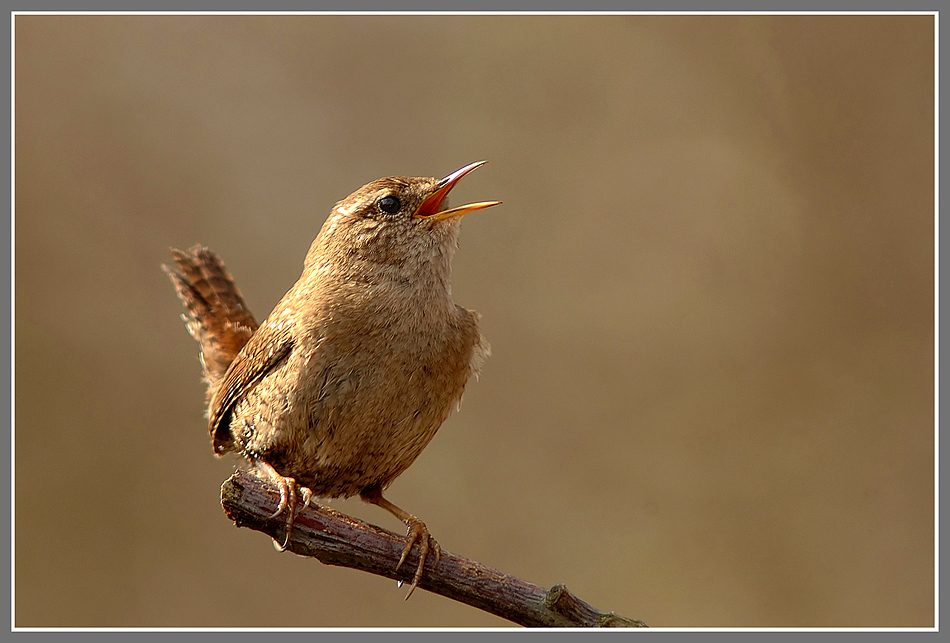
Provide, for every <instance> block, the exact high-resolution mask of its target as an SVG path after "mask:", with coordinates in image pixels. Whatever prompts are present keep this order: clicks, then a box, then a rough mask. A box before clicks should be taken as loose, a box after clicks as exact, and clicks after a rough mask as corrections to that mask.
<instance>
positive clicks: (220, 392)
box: [208, 322, 294, 455]
mask: <svg viewBox="0 0 950 643" xmlns="http://www.w3.org/2000/svg"><path fill="white" fill-rule="evenodd" d="M293 348H294V340H293V337H292V336H291V334H290V329H289V328H287V327H286V326H283V327H282V326H281V325H273V324H268V323H267V322H265V323H264V325H263V326H261V327H260V328H259V329H257V332H256V333H254V334H253V335H252V336H251V339H250V341H248V343H247V345H246V346H245V347H244V349H243V350H241V352H240V353H238V356H237V357H236V358H235V359H234V362H232V363H231V367H230V368H228V371H227V373H225V375H224V379H223V380H222V381H221V384H220V385H219V386H218V388H217V390H216V391H215V393H214V397H212V398H211V405H210V407H209V410H208V430H209V431H210V433H211V437H212V442H213V444H214V451H215V453H217V454H219V455H221V454H223V453H226V452H227V451H229V450H230V447H231V444H232V442H233V439H232V437H231V432H230V425H231V411H232V409H233V408H234V405H235V404H237V402H238V400H240V399H241V398H242V397H243V396H244V395H245V394H246V393H247V392H248V391H249V390H251V389H252V388H254V387H255V386H256V385H257V383H258V382H260V381H261V379H262V378H263V377H264V376H265V375H267V374H268V373H269V372H270V371H272V370H273V369H274V368H276V367H277V365H278V364H280V363H281V362H282V361H283V360H285V359H286V358H287V356H288V355H290V352H291V351H292V350H293Z"/></svg>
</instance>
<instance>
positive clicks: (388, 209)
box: [376, 196, 402, 214]
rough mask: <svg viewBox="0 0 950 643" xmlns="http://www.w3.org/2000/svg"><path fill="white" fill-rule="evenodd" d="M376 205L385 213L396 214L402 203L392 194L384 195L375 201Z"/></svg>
mask: <svg viewBox="0 0 950 643" xmlns="http://www.w3.org/2000/svg"><path fill="white" fill-rule="evenodd" d="M376 205H378V206H379V209H380V210H382V211H383V212H385V213H386V214H396V213H397V212H399V208H401V207H402V203H400V202H399V199H397V198H396V197H394V196H384V197H383V198H381V199H380V200H379V201H377V202H376Z"/></svg>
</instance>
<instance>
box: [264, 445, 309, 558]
mask: <svg viewBox="0 0 950 643" xmlns="http://www.w3.org/2000/svg"><path fill="white" fill-rule="evenodd" d="M254 465H255V466H256V467H257V468H258V469H260V470H261V471H263V472H264V473H265V474H267V477H268V478H269V479H270V480H271V482H273V483H274V484H276V485H277V489H278V490H279V491H280V502H279V503H277V511H275V512H274V513H273V514H271V515H270V518H272V519H273V518H276V517H277V516H279V515H280V514H281V513H282V512H283V511H284V510H287V533H286V534H285V535H284V542H283V543H279V542H277V540H276V539H275V540H274V547H275V548H276V549H277V551H284V550H286V549H287V543H289V542H290V533H291V532H292V531H293V528H294V519H295V518H296V517H297V514H299V513H300V512H301V511H303V510H304V509H306V508H307V506H308V505H309V504H310V498H312V497H313V492H312V491H310V489H309V488H307V487H302V486H300V485H298V484H297V481H296V480H294V479H293V478H288V477H286V476H282V475H280V474H279V473H277V470H276V469H274V467H272V466H271V465H270V464H268V463H267V462H266V461H265V460H260V459H258V460H255V461H254ZM298 492H299V494H300V496H299V502H298V495H297V494H298Z"/></svg>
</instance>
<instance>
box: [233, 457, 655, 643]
mask: <svg viewBox="0 0 950 643" xmlns="http://www.w3.org/2000/svg"><path fill="white" fill-rule="evenodd" d="M277 503H278V494H277V491H276V489H274V488H272V487H270V486H269V485H268V484H267V483H265V482H264V481H262V480H261V479H260V478H258V477H257V476H255V475H254V474H253V473H251V472H248V471H238V472H237V473H235V474H234V475H233V476H231V477H230V478H229V479H228V480H227V481H226V482H225V483H224V485H222V487H221V504H222V506H223V507H224V511H225V513H227V515H228V517H229V518H231V520H233V521H234V523H235V524H236V525H237V526H238V527H247V528H249V529H254V530H256V531H260V532H263V533H265V534H267V535H269V536H270V537H272V538H274V539H276V540H280V541H283V539H284V537H285V536H286V534H285V528H286V522H285V516H278V517H277V518H271V517H270V516H271V515H272V514H273V513H274V511H275V510H276V507H277ZM405 542H406V538H405V537H404V536H399V535H397V534H394V533H392V532H391V531H387V530H385V529H381V528H379V527H374V526H373V525H370V524H367V523H365V522H362V521H359V520H356V519H354V518H351V517H350V516H347V515H346V514H342V513H340V512H339V511H335V510H333V509H331V508H329V507H325V506H323V505H319V504H317V503H315V502H313V503H311V504H310V506H309V507H307V508H306V509H305V510H303V511H302V512H300V514H298V516H297V518H296V521H295V522H294V529H293V533H292V534H291V535H290V539H289V541H288V543H287V549H288V550H290V551H293V552H294V553H296V554H300V555H301V556H310V557H312V558H316V559H317V560H319V561H320V562H322V563H325V564H327V565H340V566H343V567H351V568H353V569H359V570H362V571H364V572H370V573H372V574H376V575H378V576H385V577H387V578H392V579H394V580H399V581H403V582H406V583H408V582H410V581H411V580H412V574H413V572H414V570H415V568H416V564H417V562H418V557H417V556H418V553H417V549H416V548H413V550H412V552H411V553H410V555H409V557H408V558H407V560H406V562H405V563H404V564H403V566H402V567H401V568H400V569H399V571H398V572H397V571H395V568H396V563H397V562H398V561H399V556H400V555H401V554H402V550H403V547H404V546H405ZM419 588H420V589H424V590H428V591H430V592H433V593H435V594H440V595H442V596H445V597H447V598H451V599H453V600H456V601H459V602H461V603H465V604H467V605H471V606H472V607H477V608H479V609H481V610H485V611H486V612H490V613H491V614H495V615H497V616H500V617H502V618H505V619H508V620H509V621H511V622H512V623H516V624H518V625H524V626H527V627H646V624H645V623H643V622H642V621H639V620H637V619H630V618H625V617H622V616H617V615H616V614H613V613H604V612H601V611H600V610H597V609H595V608H594V607H591V606H590V605H588V604H587V603H585V602H584V601H582V600H580V599H579V598H577V597H576V596H574V595H573V594H571V593H570V592H569V591H568V590H567V588H566V587H565V586H564V585H555V586H554V587H552V588H551V589H550V590H546V589H544V588H543V587H538V586H537V585H532V584H531V583H528V582H525V581H523V580H521V579H518V578H515V577H514V576H509V575H507V574H504V573H502V572H500V571H498V570H496V569H492V568H491V567H486V566H485V565H482V564H481V563H478V562H476V561H474V560H469V559H468V558H463V557H462V556H457V555H456V554H453V553H451V552H448V551H445V550H443V551H442V556H441V557H440V558H439V561H438V564H436V562H435V559H434V557H433V556H429V558H428V560H427V561H426V566H425V573H424V574H423V576H422V580H421V581H420V582H419Z"/></svg>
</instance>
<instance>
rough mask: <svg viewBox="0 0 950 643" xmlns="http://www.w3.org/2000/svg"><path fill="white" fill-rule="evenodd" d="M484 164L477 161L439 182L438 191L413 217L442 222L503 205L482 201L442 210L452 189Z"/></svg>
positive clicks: (430, 196)
mask: <svg viewBox="0 0 950 643" xmlns="http://www.w3.org/2000/svg"><path fill="white" fill-rule="evenodd" d="M484 164H485V161H477V162H475V163H472V164H471V165H466V166H465V167H463V168H462V169H460V170H456V171H455V172H452V173H451V174H449V175H448V176H447V177H445V178H444V179H442V180H441V181H439V184H438V187H437V188H436V191H435V192H433V193H432V194H430V195H429V197H428V198H427V199H426V200H425V201H423V202H422V205H420V206H419V208H418V209H417V210H416V212H415V214H413V215H412V216H413V217H415V218H417V219H431V220H433V221H440V220H442V219H450V218H452V217H460V216H462V215H463V214H468V213H469V212H474V211H475V210H483V209H485V208H490V207H491V206H493V205H498V204H499V203H501V201H481V202H479V203H469V204H468V205H460V206H459V207H457V208H452V209H451V210H442V209H441V208H442V203H443V202H444V201H445V197H447V196H448V195H449V192H451V191H452V188H454V187H455V184H456V183H458V182H459V180H460V179H461V178H462V177H463V176H465V175H466V174H468V173H469V172H471V171H472V170H474V169H475V168H477V167H478V166H480V165H484Z"/></svg>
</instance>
